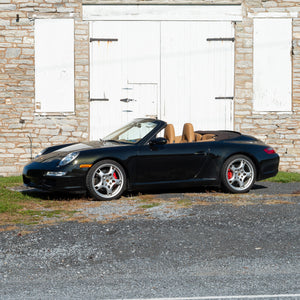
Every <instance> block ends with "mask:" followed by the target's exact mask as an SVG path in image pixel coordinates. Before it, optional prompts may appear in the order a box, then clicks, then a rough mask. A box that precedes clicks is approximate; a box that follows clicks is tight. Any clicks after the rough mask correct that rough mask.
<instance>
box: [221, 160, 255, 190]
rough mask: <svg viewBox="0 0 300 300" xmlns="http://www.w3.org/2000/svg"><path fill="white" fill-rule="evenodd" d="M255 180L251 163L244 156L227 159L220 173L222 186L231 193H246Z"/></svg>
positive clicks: (253, 166) (253, 167)
mask: <svg viewBox="0 0 300 300" xmlns="http://www.w3.org/2000/svg"><path fill="white" fill-rule="evenodd" d="M255 180H256V169H255V165H254V163H253V161H252V160H251V159H250V158H249V157H247V156H245V155H234V156H232V157H230V158H228V159H227V160H226V161H225V163H224V165H223V167H222V171H221V181H222V186H223V188H224V189H225V190H226V191H229V192H231V193H247V192H249V190H250V189H251V188H252V186H253V185H254V183H255Z"/></svg>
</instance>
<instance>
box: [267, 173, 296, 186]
mask: <svg viewBox="0 0 300 300" xmlns="http://www.w3.org/2000/svg"><path fill="white" fill-rule="evenodd" d="M266 181H270V182H282V183H288V182H300V173H291V172H278V174H277V175H276V176H275V177H272V178H268V179H266Z"/></svg>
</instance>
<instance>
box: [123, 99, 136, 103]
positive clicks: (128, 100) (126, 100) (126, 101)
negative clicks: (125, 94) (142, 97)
mask: <svg viewBox="0 0 300 300" xmlns="http://www.w3.org/2000/svg"><path fill="white" fill-rule="evenodd" d="M120 101H122V102H125V103H128V102H132V101H136V100H134V99H130V98H124V99H120Z"/></svg>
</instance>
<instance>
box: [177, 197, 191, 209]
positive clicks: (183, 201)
mask: <svg viewBox="0 0 300 300" xmlns="http://www.w3.org/2000/svg"><path fill="white" fill-rule="evenodd" d="M177 204H178V205H180V206H183V207H187V206H191V205H192V204H193V202H192V201H191V200H190V199H180V200H178V201H177Z"/></svg>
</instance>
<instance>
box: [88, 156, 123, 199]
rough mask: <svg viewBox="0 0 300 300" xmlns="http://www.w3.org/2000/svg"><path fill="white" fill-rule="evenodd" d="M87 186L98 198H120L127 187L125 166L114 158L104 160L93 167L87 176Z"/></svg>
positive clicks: (92, 194)
mask: <svg viewBox="0 0 300 300" xmlns="http://www.w3.org/2000/svg"><path fill="white" fill-rule="evenodd" d="M86 187H87V190H88V192H89V193H90V195H91V196H92V197H93V198H95V199H96V200H112V199H116V198H119V197H120V196H121V195H122V193H123V192H124V190H125V187H126V174H125V171H124V169H123V167H122V166H121V165H120V164H119V163H117V162H115V161H113V160H103V161H100V162H98V163H96V164H95V165H93V166H92V167H91V169H90V170H89V172H88V174H87V177H86Z"/></svg>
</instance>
